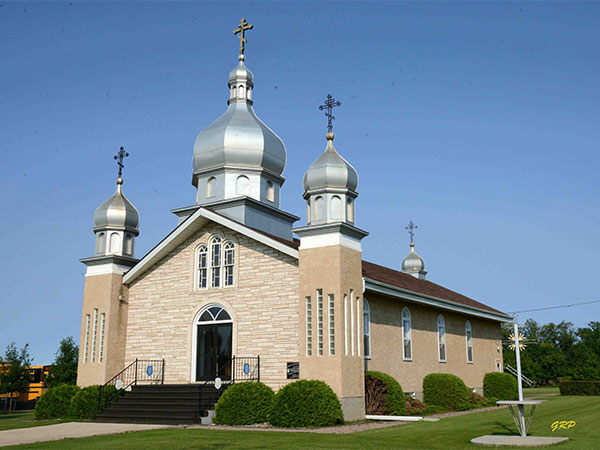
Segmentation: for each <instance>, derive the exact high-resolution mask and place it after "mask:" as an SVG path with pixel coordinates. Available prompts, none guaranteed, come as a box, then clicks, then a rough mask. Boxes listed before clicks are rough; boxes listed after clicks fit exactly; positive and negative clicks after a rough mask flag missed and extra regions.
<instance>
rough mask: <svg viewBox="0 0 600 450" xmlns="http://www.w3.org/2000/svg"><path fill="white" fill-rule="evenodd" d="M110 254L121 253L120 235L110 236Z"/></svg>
mask: <svg viewBox="0 0 600 450" xmlns="http://www.w3.org/2000/svg"><path fill="white" fill-rule="evenodd" d="M110 252H111V253H121V236H119V233H113V234H111V235H110Z"/></svg>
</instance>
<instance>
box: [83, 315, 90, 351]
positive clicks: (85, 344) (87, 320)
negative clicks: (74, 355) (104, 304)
mask: <svg viewBox="0 0 600 450" xmlns="http://www.w3.org/2000/svg"><path fill="white" fill-rule="evenodd" d="M89 345H90V315H89V314H86V315H85V336H84V341H83V362H88V348H89Z"/></svg>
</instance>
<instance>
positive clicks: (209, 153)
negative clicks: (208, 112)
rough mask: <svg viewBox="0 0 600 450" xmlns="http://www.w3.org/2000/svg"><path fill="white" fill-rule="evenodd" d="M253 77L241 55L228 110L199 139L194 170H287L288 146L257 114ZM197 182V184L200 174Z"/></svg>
mask: <svg viewBox="0 0 600 450" xmlns="http://www.w3.org/2000/svg"><path fill="white" fill-rule="evenodd" d="M253 78H254V76H253V75H252V72H250V71H249V70H248V69H247V68H246V66H245V65H244V55H239V65H238V66H237V67H236V68H235V69H234V70H233V71H232V72H231V74H230V75H229V88H230V91H231V95H230V98H229V101H228V103H229V107H228V108H227V111H225V114H223V115H222V116H221V117H219V118H218V119H217V120H215V121H214V122H213V123H212V124H211V125H209V126H208V127H207V128H206V129H204V130H203V131H201V132H200V134H198V137H197V138H196V142H195V144H194V159H193V169H194V173H197V172H199V171H203V170H206V169H211V168H215V167H222V166H225V165H226V166H241V167H250V168H258V169H266V170H268V171H271V172H273V173H275V174H276V175H281V174H282V173H283V169H284V168H285V162H286V150H285V145H284V144H283V141H282V140H281V138H280V137H279V136H277V135H276V134H275V133H274V132H273V131H272V130H271V129H270V128H269V127H268V126H267V125H265V124H264V123H263V122H262V121H261V120H260V119H259V118H258V117H257V116H256V114H255V113H254V109H253V108H252V100H251V92H252V88H253V83H252V80H253ZM193 184H194V185H196V184H197V180H196V177H194V179H193Z"/></svg>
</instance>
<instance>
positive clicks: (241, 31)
mask: <svg viewBox="0 0 600 450" xmlns="http://www.w3.org/2000/svg"><path fill="white" fill-rule="evenodd" d="M252 28H254V25H252V24H249V23H248V22H246V19H244V18H243V17H242V21H241V22H240V24H239V25H238V27H237V28H236V29H235V30H233V34H238V33H239V36H238V39H239V40H240V55H243V54H244V50H245V48H244V44H245V43H246V42H248V41H247V40H246V37H245V33H246V31H248V30H251V29H252Z"/></svg>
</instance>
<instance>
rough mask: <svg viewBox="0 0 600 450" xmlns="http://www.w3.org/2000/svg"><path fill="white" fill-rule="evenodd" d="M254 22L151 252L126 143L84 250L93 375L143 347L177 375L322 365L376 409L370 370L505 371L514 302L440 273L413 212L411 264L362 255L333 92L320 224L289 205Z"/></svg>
mask: <svg viewBox="0 0 600 450" xmlns="http://www.w3.org/2000/svg"><path fill="white" fill-rule="evenodd" d="M248 29H251V25H249V24H248V23H247V22H246V21H245V20H244V19H243V20H242V23H241V24H240V27H239V29H238V30H236V31H237V34H239V38H240V53H239V55H238V64H237V66H236V67H235V68H234V69H233V70H232V71H231V73H230V74H229V80H228V88H229V99H228V100H227V105H228V106H227V110H226V111H225V113H224V114H223V115H222V116H221V117H219V118H218V119H217V120H215V121H214V122H213V123H212V124H210V125H209V126H208V127H207V128H205V129H204V130H203V131H201V132H200V133H199V134H198V136H197V138H196V142H195V144H194V149H193V167H192V184H193V186H194V187H195V190H196V196H195V199H190V203H192V202H193V204H191V205H190V206H187V207H184V208H178V209H174V210H173V211H172V212H173V213H174V214H175V215H176V216H177V218H178V219H177V225H176V226H175V227H174V228H173V230H172V231H171V232H170V233H169V234H168V235H167V236H165V237H164V238H163V239H162V240H161V241H160V242H157V243H156V246H155V247H154V248H153V249H152V250H150V251H149V252H148V253H147V254H146V255H144V256H142V257H141V259H137V258H135V257H134V249H135V239H136V237H137V236H138V234H139V229H138V226H139V220H140V218H139V213H138V211H137V210H136V208H135V207H134V206H133V204H132V203H131V202H130V201H129V200H128V199H127V198H126V197H125V195H124V193H123V177H122V168H123V158H124V157H126V156H127V153H125V152H124V149H123V148H121V151H120V152H119V154H118V155H117V156H116V157H115V159H117V160H118V164H119V174H118V178H117V181H116V184H117V187H116V192H115V193H114V195H113V196H112V197H110V198H109V199H108V200H107V201H106V202H104V203H103V204H102V205H100V206H99V207H98V208H97V209H96V212H95V214H94V223H95V226H94V229H93V231H94V233H95V237H96V244H95V253H94V256H92V257H89V258H85V259H82V260H81V261H82V262H83V263H84V264H85V265H86V266H87V271H86V275H85V287H84V296H83V310H82V320H81V337H80V355H79V367H78V384H79V385H80V386H87V385H92V384H104V383H106V382H107V381H109V380H111V379H114V377H115V376H117V375H118V374H119V373H121V371H123V370H124V369H125V368H126V367H128V366H130V365H131V364H132V363H134V362H135V361H138V362H140V361H154V363H152V364H149V363H147V364H145V365H144V369H143V370H144V373H145V374H146V375H147V376H149V377H151V376H156V375H157V374H159V376H160V382H161V383H165V384H187V383H189V384H195V383H205V382H209V383H210V382H213V381H214V380H215V379H218V380H219V382H220V381H221V380H222V381H223V382H227V381H238V380H244V379H256V380H257V379H260V381H261V382H264V383H266V384H267V385H269V386H271V387H272V388H273V389H275V390H277V389H279V388H280V387H282V386H283V385H285V384H286V383H289V382H291V381H294V380H295V379H298V378H299V379H318V380H323V381H325V382H326V383H327V384H328V385H329V386H331V388H332V389H333V390H334V391H335V393H336V394H337V395H338V397H339V399H340V401H341V403H342V408H343V411H344V416H345V419H346V420H355V419H359V418H364V415H365V401H364V394H365V393H364V371H365V369H368V370H378V371H382V372H385V373H387V374H389V375H391V376H393V377H394V378H396V379H397V380H398V381H399V382H400V384H401V385H402V387H403V389H404V390H405V391H406V392H407V393H412V394H413V395H416V396H417V397H418V396H420V395H421V392H422V381H423V377H424V376H425V375H427V374H429V373H433V372H437V373H439V372H445V373H452V374H455V375H457V376H459V377H460V378H462V379H463V380H464V382H465V383H466V384H467V386H468V387H469V388H471V389H474V390H477V391H481V390H482V387H483V376H484V374H485V373H487V372H492V371H499V370H502V367H503V362H502V347H501V344H500V342H501V329H500V326H501V323H502V322H507V321H510V317H509V316H508V315H506V314H504V313H502V312H500V311H498V310H496V309H494V308H492V307H490V306H486V305H484V304H483V303H480V302H478V301H475V300H472V299H470V298H468V297H466V296H464V295H461V294H459V293H456V292H454V291H451V290H449V289H447V288H445V287H442V286H439V285H437V284H435V283H433V282H432V281H429V280H428V279H427V272H426V271H425V263H424V261H423V259H422V258H421V257H420V256H419V255H418V254H417V253H416V251H415V244H414V240H413V238H412V236H413V235H412V232H413V229H414V226H413V224H412V222H411V223H410V224H409V227H408V228H409V231H410V233H411V241H410V248H409V252H408V255H407V256H406V258H405V259H404V260H403V262H402V267H401V268H398V269H394V268H388V267H384V266H381V265H377V264H374V263H371V262H367V261H364V260H363V258H362V246H363V243H362V242H363V239H364V238H365V237H367V235H368V233H367V232H366V231H364V230H363V229H361V228H359V227H358V226H357V224H358V222H359V220H360V208H359V207H358V206H359V204H358V203H359V202H358V173H357V171H356V169H355V168H354V167H352V165H351V164H350V163H349V162H348V161H346V160H345V159H344V158H343V157H342V156H341V155H340V153H339V152H338V151H337V150H336V148H335V146H334V140H335V139H334V138H335V135H334V133H333V131H332V118H333V116H332V114H331V112H332V108H333V107H335V106H339V102H336V101H335V100H334V99H333V98H332V97H331V96H328V98H327V101H326V102H325V105H323V106H322V107H321V109H324V110H326V111H327V116H328V118H329V126H328V131H327V133H326V134H325V142H324V147H325V150H324V152H323V153H322V154H321V155H320V156H319V157H318V158H317V159H316V160H315V161H314V162H313V163H312V164H311V165H310V166H309V167H308V169H307V170H306V173H305V175H304V179H303V180H302V183H303V186H304V195H303V199H304V201H305V202H306V224H305V225H301V226H296V225H295V224H296V223H297V222H298V221H300V218H299V217H297V216H295V215H293V214H290V213H288V212H286V211H284V210H282V209H281V207H280V198H281V189H282V186H283V183H284V180H285V179H284V178H283V171H284V168H285V165H286V148H285V145H284V143H283V141H282V139H281V138H280V137H279V136H278V135H277V134H275V132H273V131H272V130H271V129H270V128H269V127H268V126H267V125H265V124H264V123H263V122H262V121H261V120H260V119H259V118H258V117H257V115H256V113H255V112H254V108H253V90H254V75H253V74H252V72H250V70H249V69H248V68H247V67H246V61H245V60H246V58H245V54H244V44H245V42H246V40H245V38H244V33H245V31H247V30H248ZM342 150H343V149H342ZM349 153H350V152H349ZM292 182H294V183H297V182H300V180H292ZM298 200H300V199H298ZM369 239H377V236H371V237H369ZM140 364H143V363H140ZM136 370H139V368H138V367H137V363H136Z"/></svg>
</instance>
